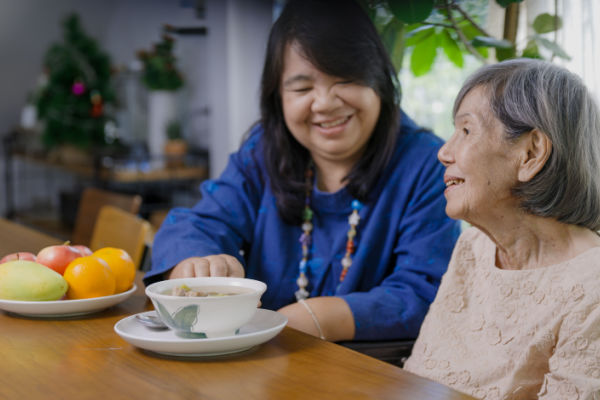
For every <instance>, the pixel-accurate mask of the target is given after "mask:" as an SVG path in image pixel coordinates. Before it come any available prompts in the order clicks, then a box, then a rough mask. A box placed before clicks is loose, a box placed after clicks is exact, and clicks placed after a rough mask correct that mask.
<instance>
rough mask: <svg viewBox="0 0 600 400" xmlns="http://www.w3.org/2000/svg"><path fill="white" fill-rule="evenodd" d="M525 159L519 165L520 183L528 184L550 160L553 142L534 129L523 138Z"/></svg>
mask: <svg viewBox="0 0 600 400" xmlns="http://www.w3.org/2000/svg"><path fill="white" fill-rule="evenodd" d="M523 140H524V142H523V146H524V148H523V150H524V157H523V159H522V161H521V163H520V164H519V175H518V178H519V181H520V182H528V181H530V180H531V179H533V177H534V176H536V175H537V174H538V172H540V171H541V170H542V168H543V167H544V165H545V164H546V161H548V158H550V154H551V153H552V141H551V140H550V138H549V137H548V136H547V135H546V134H545V133H543V132H541V131H539V130H537V129H533V130H532V131H531V132H529V133H526V134H525V135H524V137H523Z"/></svg>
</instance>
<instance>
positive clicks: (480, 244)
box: [404, 228, 600, 400]
mask: <svg viewBox="0 0 600 400" xmlns="http://www.w3.org/2000/svg"><path fill="white" fill-rule="evenodd" d="M495 254H496V246H495V244H494V243H493V242H492V241H491V240H490V239H489V238H488V237H487V236H486V235H485V234H483V233H482V232H481V231H479V230H478V229H476V228H468V229H467V230H465V231H464V232H463V234H462V235H461V237H460V238H459V241H458V243H457V245H456V248H455V249H454V253H453V255H452V259H451V261H450V265H449V267H448V271H447V272H446V274H445V275H444V277H443V278H442V283H441V285H440V288H439V291H438V294H437V296H436V298H435V301H434V302H433V304H432V305H431V308H430V309H429V313H428V314H427V316H426V318H425V321H424V323H423V326H422V327H421V332H420V334H419V338H418V339H417V342H416V343H415V346H414V348H413V352H412V355H411V357H410V358H409V359H408V360H407V361H406V364H405V366H404V368H405V369H406V370H408V371H410V372H413V373H415V374H417V375H421V376H424V377H427V378H430V379H433V380H435V381H438V382H441V383H443V384H445V385H448V386H451V387H453V388H455V389H457V390H459V391H461V392H464V393H468V394H470V395H472V396H474V397H476V398H479V399H486V400H492V399H515V400H516V399H536V398H537V399H544V400H549V399H560V400H567V399H569V400H570V399H573V400H574V399H600V306H599V305H600V248H593V249H590V250H588V251H586V252H584V253H583V254H580V255H578V256H577V257H575V258H573V259H571V260H569V261H566V262H563V263H560V264H555V265H552V266H549V267H545V268H539V269H532V270H501V269H498V268H496V267H495Z"/></svg>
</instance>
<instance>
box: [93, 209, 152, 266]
mask: <svg viewBox="0 0 600 400" xmlns="http://www.w3.org/2000/svg"><path fill="white" fill-rule="evenodd" d="M152 240H153V231H152V227H151V225H150V223H149V222H148V221H146V220H145V219H142V218H140V217H138V216H137V215H135V214H132V213H130V212H127V211H124V210H121V209H120V208H117V207H114V206H110V205H108V206H104V207H102V208H101V209H100V212H99V213H98V218H97V220H96V224H95V225H94V231H93V233H92V239H91V241H90V249H92V251H96V250H98V249H101V248H103V247H118V248H121V249H123V250H125V251H127V253H129V255H130V256H131V258H132V259H133V262H134V264H135V266H136V268H137V269H139V268H140V265H141V263H142V259H143V256H144V251H145V250H146V247H149V246H151V245H152Z"/></svg>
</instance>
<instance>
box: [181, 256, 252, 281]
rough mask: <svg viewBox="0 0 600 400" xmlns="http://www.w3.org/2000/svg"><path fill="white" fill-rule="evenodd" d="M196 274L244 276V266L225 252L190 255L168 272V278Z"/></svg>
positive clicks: (191, 276)
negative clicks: (209, 254) (199, 255)
mask: <svg viewBox="0 0 600 400" xmlns="http://www.w3.org/2000/svg"><path fill="white" fill-rule="evenodd" d="M197 276H232V277H236V278H243V277H244V267H243V266H242V264H240V262H239V261H238V259H237V258H235V257H232V256H229V255H227V254H217V255H213V256H206V257H190V258H186V259H185V260H183V261H181V262H180V263H179V264H177V265H176V266H175V267H174V268H173V269H172V270H171V272H170V273H169V279H174V278H193V277H197Z"/></svg>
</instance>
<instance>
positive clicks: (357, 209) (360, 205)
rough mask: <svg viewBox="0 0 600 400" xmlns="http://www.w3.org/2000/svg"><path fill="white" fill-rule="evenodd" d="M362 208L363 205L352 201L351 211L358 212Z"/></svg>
mask: <svg viewBox="0 0 600 400" xmlns="http://www.w3.org/2000/svg"><path fill="white" fill-rule="evenodd" d="M361 208H363V205H362V203H361V202H360V201H358V200H356V199H354V200H352V209H353V210H356V211H360V209H361Z"/></svg>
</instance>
